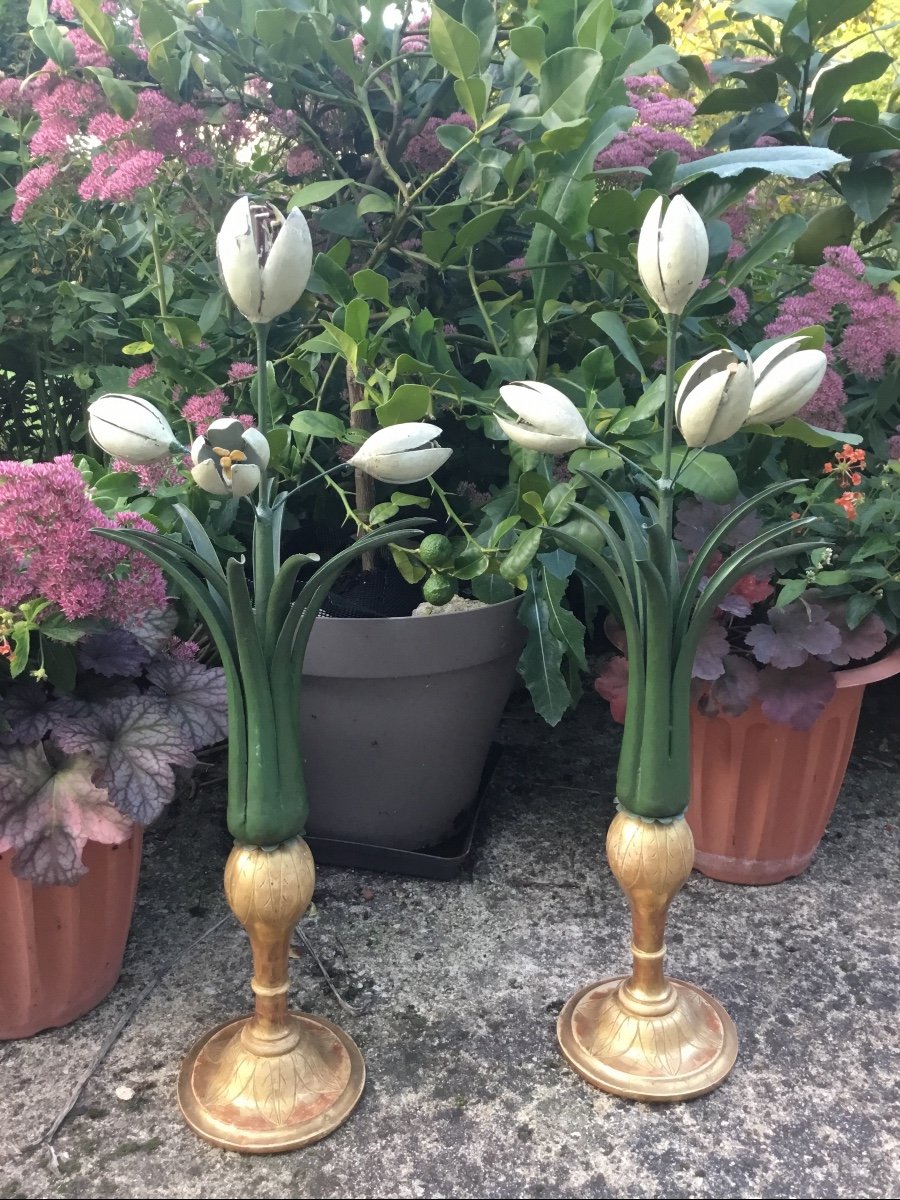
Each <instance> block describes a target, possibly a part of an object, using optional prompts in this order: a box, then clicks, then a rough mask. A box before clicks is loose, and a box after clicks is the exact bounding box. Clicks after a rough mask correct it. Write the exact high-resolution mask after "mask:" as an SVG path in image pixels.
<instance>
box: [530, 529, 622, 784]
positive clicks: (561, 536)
mask: <svg viewBox="0 0 900 1200" xmlns="http://www.w3.org/2000/svg"><path fill="white" fill-rule="evenodd" d="M547 533H548V534H549V535H550V537H552V538H553V539H554V540H555V541H556V542H558V543H559V545H560V546H562V547H563V548H564V549H566V550H569V551H571V553H573V554H575V555H577V556H578V557H580V558H583V559H584V560H585V561H586V562H589V563H590V564H591V566H593V567H596V569H597V570H598V571H599V572H600V574H601V576H602V577H603V580H604V582H605V583H606V586H607V588H608V589H609V594H610V596H611V597H612V598H613V601H614V605H613V607H614V610H616V613H617V616H618V617H619V619H620V620H621V622H622V625H623V626H624V629H625V642H626V647H627V651H626V652H627V657H628V707H627V710H626V714H625V715H626V720H625V730H624V732H623V735H622V748H621V750H620V752H619V769H618V774H617V781H616V791H617V794H618V795H619V799H620V800H621V801H622V802H623V803H625V804H626V805H627V804H628V802H629V800H630V798H631V797H632V796H633V795H634V791H635V788H636V784H637V772H638V764H639V762H640V754H641V740H642V732H643V727H644V710H645V703H646V673H645V665H644V664H645V659H644V636H643V632H642V628H641V623H640V620H639V617H638V613H637V611H636V610H635V608H633V607H632V605H631V603H630V598H629V596H628V593H627V592H626V590H625V587H624V585H623V584H622V581H621V579H619V577H618V575H617V574H616V572H615V571H614V570H613V568H612V566H611V564H610V563H608V562H607V560H606V559H605V558H604V557H603V555H602V554H601V553H600V551H598V550H594V549H593V548H592V547H590V546H587V545H586V544H585V543H584V542H582V541H581V539H580V538H576V537H573V536H572V535H571V534H569V533H566V532H565V530H563V529H557V528H555V527H549V528H548V529H547ZM642 607H643V605H642Z"/></svg>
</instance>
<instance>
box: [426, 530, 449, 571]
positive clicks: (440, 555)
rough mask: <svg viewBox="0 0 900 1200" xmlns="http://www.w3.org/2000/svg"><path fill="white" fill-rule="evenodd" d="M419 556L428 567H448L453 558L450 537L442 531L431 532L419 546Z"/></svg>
mask: <svg viewBox="0 0 900 1200" xmlns="http://www.w3.org/2000/svg"><path fill="white" fill-rule="evenodd" d="M419 557H420V558H421V560H422V562H423V563H424V564H425V566H426V567H446V566H447V564H448V563H449V562H451V561H452V559H453V547H452V546H451V545H450V539H449V538H446V537H444V535H443V534H442V533H429V535H428V537H426V538H424V539H423V540H422V544H421V545H420V546H419Z"/></svg>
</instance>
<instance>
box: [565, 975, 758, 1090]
mask: <svg viewBox="0 0 900 1200" xmlns="http://www.w3.org/2000/svg"><path fill="white" fill-rule="evenodd" d="M626 982H627V980H625V979H604V980H602V981H601V982H600V983H591V984H588V986H587V987H586V988H582V989H581V991H580V992H576V994H575V995H574V996H573V997H572V998H571V1000H569V1002H568V1003H567V1004H566V1006H565V1008H564V1009H563V1010H562V1012H561V1013H560V1014H559V1021H558V1022H557V1027H556V1032H557V1037H558V1038H559V1044H560V1046H561V1048H562V1052H563V1054H564V1055H565V1057H566V1058H567V1059H568V1061H569V1063H570V1064H571V1065H572V1066H573V1067H574V1068H575V1070H576V1071H577V1072H578V1074H579V1075H580V1076H581V1077H582V1078H583V1079H586V1080H587V1082H588V1083H590V1084H593V1086H594V1087H596V1088H601V1089H602V1090H603V1091H604V1092H612V1093H613V1095H615V1096H625V1097H627V1098H628V1099H629V1100H646V1101H656V1102H664V1101H675V1100H690V1099H692V1097H694V1096H702V1095H704V1093H706V1092H711V1091H713V1090H714V1089H715V1088H717V1087H718V1086H719V1084H720V1083H723V1082H724V1081H725V1079H726V1078H727V1076H728V1074H729V1072H730V1071H731V1068H732V1067H733V1066H734V1061H735V1058H736V1057H737V1030H736V1029H735V1027H734V1022H733V1021H732V1019H731V1017H729V1015H728V1013H727V1012H726V1011H725V1009H724V1008H723V1007H722V1005H721V1004H719V1002H718V1001H717V1000H714V999H713V998H712V996H708V995H707V994H706V992H704V991H702V990H701V989H700V988H698V987H694V985H693V984H690V983H684V982H682V981H681V980H678V979H669V980H667V982H668V983H669V984H670V985H671V987H672V989H673V1000H674V1004H673V1005H672V1007H671V1009H670V1011H669V1012H666V1013H664V1014H661V1015H643V1014H638V1013H635V1012H634V1011H632V1010H631V1006H629V1005H628V1004H627V1002H626V1003H625V1004H623V1003H622V1000H621V998H620V988H621V986H622V984H623V983H626Z"/></svg>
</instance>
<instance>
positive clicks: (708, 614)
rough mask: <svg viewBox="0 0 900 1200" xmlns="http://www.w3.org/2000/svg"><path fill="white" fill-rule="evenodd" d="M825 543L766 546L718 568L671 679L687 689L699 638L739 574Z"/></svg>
mask: <svg viewBox="0 0 900 1200" xmlns="http://www.w3.org/2000/svg"><path fill="white" fill-rule="evenodd" d="M795 524H796V523H795ZM827 545H828V543H827V542H823V541H807V542H795V543H794V545H793V546H775V547H767V548H765V549H761V550H758V551H757V552H756V553H755V554H753V555H750V556H749V558H742V561H741V562H740V563H739V564H738V565H737V566H735V567H734V568H732V569H730V570H727V571H724V572H722V568H720V572H717V574H719V573H721V578H720V580H719V582H717V583H716V584H715V585H713V584H712V582H710V584H709V585H707V587H705V588H704V589H703V594H702V595H701V597H700V599H699V601H698V602H697V606H696V607H695V609H694V612H693V615H692V617H691V620H690V624H689V625H688V627H687V629H686V630H685V633H684V636H683V637H682V639H681V641H680V642H679V643H678V645H679V651H678V658H677V660H676V663H675V671H674V673H673V677H674V679H675V680H678V681H680V682H681V684H684V681H685V679H686V680H687V684H684V685H685V686H689V684H690V678H691V669H692V667H693V665H694V657H695V655H696V653H697V646H698V645H699V642H700V638H701V637H702V636H703V633H704V630H705V629H706V627H707V625H708V624H709V622H710V621H711V620H712V617H713V613H714V612H715V611H716V608H717V607H718V604H719V601H720V600H721V599H722V597H723V596H724V595H726V594H727V592H728V589H729V588H730V587H731V586H732V584H734V583H735V582H736V581H737V580H738V579H740V577H741V575H745V574H746V573H747V572H748V571H752V570H753V568H754V567H758V566H761V565H762V564H763V563H768V562H778V561H779V560H780V559H782V558H790V557H791V556H792V555H794V554H797V553H798V551H803V550H819V549H821V548H822V547H823V546H827Z"/></svg>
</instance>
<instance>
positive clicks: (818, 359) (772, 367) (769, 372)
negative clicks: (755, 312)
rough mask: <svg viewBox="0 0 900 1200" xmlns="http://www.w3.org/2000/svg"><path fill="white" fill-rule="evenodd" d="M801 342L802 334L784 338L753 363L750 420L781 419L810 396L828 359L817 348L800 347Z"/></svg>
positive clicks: (773, 421)
mask: <svg viewBox="0 0 900 1200" xmlns="http://www.w3.org/2000/svg"><path fill="white" fill-rule="evenodd" d="M805 341H806V339H805V338H803V337H794V338H785V339H784V340H783V341H780V342H776V343H775V345H774V346H770V347H769V348H768V350H764V351H763V352H762V354H760V356H759V358H757V359H756V361H755V362H754V363H753V378H754V380H755V387H754V390H753V400H752V401H751V404H750V418H749V419H750V420H751V421H765V422H766V424H767V425H774V424H775V423H776V422H777V421H785V420H787V418H788V417H791V416H793V415H794V413H795V412H797V410H798V409H801V408H802V407H803V405H804V404H806V402H807V400H809V399H811V397H812V396H813V395H814V393H815V392H816V390H817V389H818V387H819V384H820V383H821V382H822V379H823V377H824V375H825V371H826V369H827V367H828V359H827V358H826V357H825V355H824V354H823V352H822V351H821V350H801V349H800V346H801V345H802V344H803V343H804V342H805Z"/></svg>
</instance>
